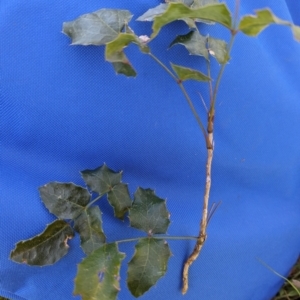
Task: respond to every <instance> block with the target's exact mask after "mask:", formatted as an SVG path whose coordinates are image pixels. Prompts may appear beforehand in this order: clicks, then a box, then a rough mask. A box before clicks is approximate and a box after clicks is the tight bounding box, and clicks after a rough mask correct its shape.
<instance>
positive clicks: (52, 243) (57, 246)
mask: <svg viewBox="0 0 300 300" xmlns="http://www.w3.org/2000/svg"><path fill="white" fill-rule="evenodd" d="M73 236H74V232H73V229H72V227H71V226H70V225H69V224H68V223H67V222H65V221H63V220H55V221H54V222H52V223H51V224H49V225H48V226H47V227H46V229H45V230H44V231H43V232H42V233H41V234H39V235H37V236H35V237H33V238H32V239H29V240H26V241H20V242H18V243H17V244H16V248H15V249H14V250H13V251H12V252H11V253H10V258H11V259H12V260H13V261H15V262H18V263H24V264H28V265H35V266H45V265H52V264H54V263H55V262H57V261H58V260H60V259H61V258H62V257H63V256H64V255H66V254H67V252H68V249H69V245H68V244H67V242H68V240H69V239H71V238H73Z"/></svg>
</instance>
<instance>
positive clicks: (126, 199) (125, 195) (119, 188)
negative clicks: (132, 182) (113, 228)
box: [107, 183, 132, 219]
mask: <svg viewBox="0 0 300 300" xmlns="http://www.w3.org/2000/svg"><path fill="white" fill-rule="evenodd" d="M107 195H108V201H109V203H110V204H111V206H112V207H113V208H114V211H115V216H116V217H117V218H120V219H123V218H124V214H125V213H126V212H127V210H128V208H129V207H131V204H132V201H131V199H130V196H129V191H128V186H127V184H124V183H119V184H117V185H115V186H114V187H113V188H112V190H111V191H110V192H108V194H107Z"/></svg>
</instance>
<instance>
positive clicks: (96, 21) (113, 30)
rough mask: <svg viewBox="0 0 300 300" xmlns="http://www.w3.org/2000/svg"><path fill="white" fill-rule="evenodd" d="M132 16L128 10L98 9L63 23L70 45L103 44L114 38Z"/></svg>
mask: <svg viewBox="0 0 300 300" xmlns="http://www.w3.org/2000/svg"><path fill="white" fill-rule="evenodd" d="M131 18H132V15H131V13H130V12H129V11H128V10H117V9H100V10H97V11H95V12H93V13H89V14H85V15H82V16H80V17H79V18H77V19H76V20H74V21H71V22H65V23H63V33H65V34H66V35H68V36H69V37H70V38H71V39H72V45H105V44H106V43H108V42H110V41H112V40H114V39H115V38H116V37H117V36H118V34H119V33H120V32H121V31H122V29H123V28H124V26H125V24H127V23H128V22H129V21H130V20H131Z"/></svg>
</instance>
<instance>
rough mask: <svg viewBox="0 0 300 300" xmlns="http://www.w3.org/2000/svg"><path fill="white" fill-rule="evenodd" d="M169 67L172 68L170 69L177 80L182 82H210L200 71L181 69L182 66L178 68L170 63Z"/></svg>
mask: <svg viewBox="0 0 300 300" xmlns="http://www.w3.org/2000/svg"><path fill="white" fill-rule="evenodd" d="M171 66H172V69H173V70H174V71H175V73H176V74H177V76H178V78H179V79H180V80H182V81H185V80H189V79H192V80H197V81H210V80H211V79H210V78H209V77H207V76H206V75H205V74H203V73H202V72H200V71H197V70H194V69H190V68H186V67H182V66H178V65H174V64H172V63H171Z"/></svg>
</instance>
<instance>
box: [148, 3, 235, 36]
mask: <svg viewBox="0 0 300 300" xmlns="http://www.w3.org/2000/svg"><path fill="white" fill-rule="evenodd" d="M182 18H191V19H203V20H207V21H213V22H217V23H219V24H221V25H223V26H225V27H227V28H229V29H231V27H232V25H231V23H232V20H231V14H230V11H229V10H228V8H227V6H226V5H225V4H224V3H218V4H209V5H205V6H203V7H200V8H196V9H192V8H189V7H187V6H186V5H184V4H183V3H170V4H169V5H168V8H167V10H166V11H165V12H164V13H163V14H161V15H159V16H157V17H155V18H154V22H153V25H152V30H153V33H152V35H151V38H154V37H156V36H157V34H158V33H159V31H160V29H161V28H162V27H163V26H165V25H167V24H169V23H171V22H173V21H176V20H178V19H182Z"/></svg>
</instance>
